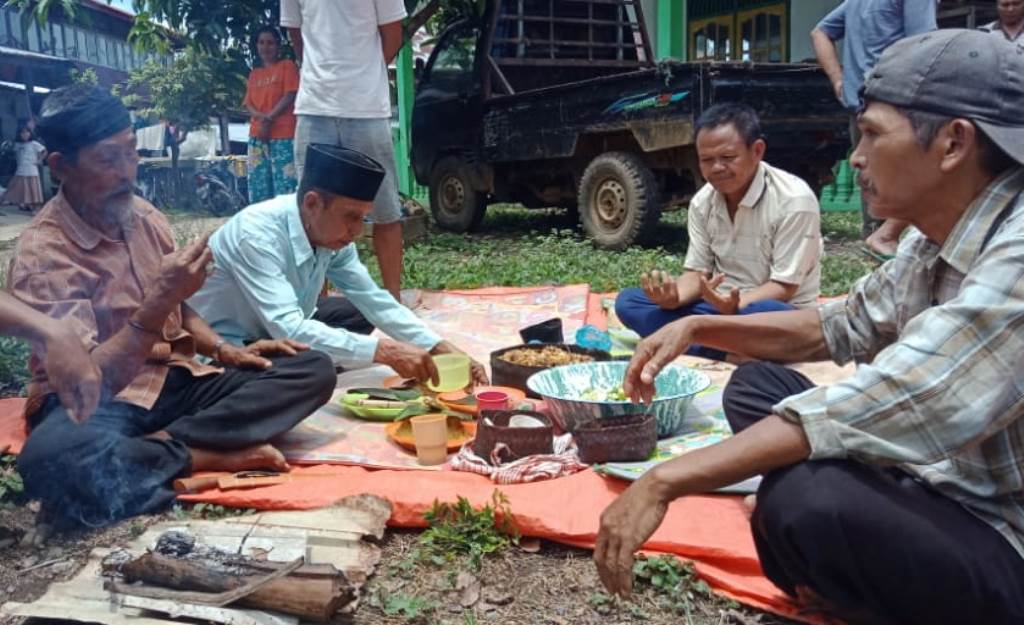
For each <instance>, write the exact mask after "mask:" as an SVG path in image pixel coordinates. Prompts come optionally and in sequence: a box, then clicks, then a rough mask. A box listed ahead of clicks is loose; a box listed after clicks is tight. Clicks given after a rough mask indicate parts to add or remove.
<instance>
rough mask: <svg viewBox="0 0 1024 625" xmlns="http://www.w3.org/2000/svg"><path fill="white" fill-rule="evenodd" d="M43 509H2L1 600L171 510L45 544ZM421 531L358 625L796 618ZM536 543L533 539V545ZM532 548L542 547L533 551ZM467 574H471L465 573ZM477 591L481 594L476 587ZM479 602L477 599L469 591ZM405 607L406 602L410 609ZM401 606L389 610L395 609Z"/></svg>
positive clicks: (391, 548)
mask: <svg viewBox="0 0 1024 625" xmlns="http://www.w3.org/2000/svg"><path fill="white" fill-rule="evenodd" d="M33 508H34V507H33V506H19V507H9V508H7V509H2V510H0V545H3V544H4V543H5V542H7V541H8V539H12V540H13V541H14V542H15V544H14V545H11V546H0V603H3V602H6V601H18V602H29V601H32V600H34V599H36V598H38V597H40V596H42V594H43V593H44V592H45V591H46V589H47V587H48V586H49V585H50V584H51V583H53V582H57V581H63V580H66V579H69V578H71V577H73V576H74V575H75V574H76V573H77V572H78V570H79V569H80V568H81V567H82V566H83V565H84V564H85V562H86V559H87V557H88V554H89V552H90V551H91V550H92V549H93V548H95V547H109V546H117V545H122V544H126V543H128V542H130V541H131V540H132V539H133V538H135V537H136V536H138V535H139V534H141V533H143V532H144V531H145V529H146V528H147V527H148V526H149V525H150V524H152V523H156V522H158V521H162V520H166V519H168V518H170V513H168V514H165V515H157V516H147V517H139V518H136V519H131V520H128V521H124V522H122V523H119V524H117V525H114V526H112V527H109V528H105V529H102V530H92V531H85V532H81V533H77V534H73V535H66V536H58V537H54V538H51V539H50V540H49V541H47V542H46V543H45V544H44V545H42V546H40V547H35V546H22V545H20V544H18V541H19V540H20V539H21V538H22V537H23V536H24V534H25V533H27V532H29V531H31V530H32V528H33V526H34V521H35V512H34V509H33ZM418 540H419V532H418V531H413V530H396V529H389V530H388V532H387V534H386V536H385V538H384V541H383V543H382V545H381V546H382V548H383V557H382V560H381V562H380V564H379V565H378V567H377V572H376V575H375V576H374V577H373V578H372V579H371V580H370V582H369V584H368V585H367V586H366V587H365V588H364V590H363V595H362V599H361V602H360V606H359V609H358V610H357V612H356V613H355V615H354V617H353V618H352V619H351V620H348V621H344V622H347V623H353V624H355V625H475V624H477V623H503V624H504V625H633V624H640V623H644V624H647V625H679V624H685V625H727V624H732V625H754V624H757V625H792V624H793V622H792V621H788V620H785V619H780V618H777V617H773V616H770V615H765V614H759V613H755V612H754V611H751V610H747V609H745V608H741V607H739V606H737V605H736V604H733V603H731V602H728V601H725V600H723V599H720V598H717V597H711V598H708V597H705V596H702V595H698V594H695V596H694V597H693V599H692V601H691V607H692V610H691V612H690V613H689V614H687V613H686V612H685V611H681V610H674V609H668V608H666V607H665V606H664V605H663V603H664V601H665V597H664V595H662V594H659V593H658V592H657V591H654V590H653V589H651V588H645V589H640V590H639V592H638V593H637V595H636V597H635V600H634V601H633V602H632V603H623V604H620V605H613V604H611V603H609V602H608V601H607V598H606V596H604V595H603V594H602V593H601V588H600V584H599V582H598V579H597V573H596V570H595V569H594V565H593V562H592V561H591V559H590V556H591V554H590V552H589V551H585V550H581V549H574V548H571V547H565V546H562V545H558V544H555V543H550V542H539V543H537V544H535V545H534V547H538V546H539V549H538V550H537V551H536V553H531V552H528V551H526V550H524V549H522V548H519V547H510V548H508V549H506V550H505V551H503V552H500V553H499V554H497V555H495V556H491V557H489V558H486V559H484V561H483V565H482V567H481V569H480V570H479V571H473V570H472V569H471V568H470V567H469V566H468V564H466V563H465V561H461V562H456V563H454V564H443V565H440V566H439V565H436V564H434V563H431V562H423V561H419V560H416V559H415V558H414V557H413V554H414V552H415V550H416V548H417V545H418ZM525 544H526V543H525V542H524V545H525ZM531 551H532V549H531ZM460 573H461V576H460ZM466 580H469V581H470V585H474V584H476V583H479V598H478V599H477V600H476V601H474V602H472V605H470V606H468V607H463V604H465V603H468V599H467V597H466V594H467V591H465V590H458V589H456V587H457V586H459V582H460V581H462V582H463V583H462V586H465V585H466V584H465V581H466ZM469 592H470V593H472V592H473V591H469ZM469 599H472V597H469ZM403 607H405V608H406V609H402V608H403ZM396 610H398V613H395V614H388V612H395V611H396ZM23 622H24V620H23V619H20V618H10V617H6V618H0V625H21V624H22V623H23Z"/></svg>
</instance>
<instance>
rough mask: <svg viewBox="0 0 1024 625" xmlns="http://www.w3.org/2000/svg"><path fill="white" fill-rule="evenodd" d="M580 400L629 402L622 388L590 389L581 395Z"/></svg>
mask: <svg viewBox="0 0 1024 625" xmlns="http://www.w3.org/2000/svg"><path fill="white" fill-rule="evenodd" d="M580 399H585V400H587V401H629V397H626V391H625V389H623V388H622V387H621V386H616V387H615V388H594V387H590V388H588V389H586V390H585V391H583V392H582V393H580Z"/></svg>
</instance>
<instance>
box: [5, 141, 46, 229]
mask: <svg viewBox="0 0 1024 625" xmlns="http://www.w3.org/2000/svg"><path fill="white" fill-rule="evenodd" d="M14 154H15V160H16V161H17V164H18V168H17V169H16V170H15V171H14V177H13V178H11V182H10V185H9V186H8V187H7V191H6V192H5V193H4V195H3V198H0V200H2V201H0V203H2V204H17V205H18V208H20V209H21V210H24V211H31V210H35V209H37V208H39V207H40V206H42V205H43V185H42V184H41V183H40V179H39V166H40V165H42V164H43V157H44V156H46V148H44V147H43V144H41V143H39V142H38V141H36V140H35V139H33V138H32V130H31V129H30V128H29V127H28V126H23V127H22V128H20V129H19V130H18V140H17V142H16V143H15V144H14Z"/></svg>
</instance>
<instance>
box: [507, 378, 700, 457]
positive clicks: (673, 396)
mask: <svg viewBox="0 0 1024 625" xmlns="http://www.w3.org/2000/svg"><path fill="white" fill-rule="evenodd" d="M628 365H629V363H627V362H624V361H611V362H587V363H580V364H575V365H563V366H561V367H553V368H551V369H546V370H544V371H541V372H539V373H535V374H533V375H532V376H530V378H529V379H528V380H527V381H526V385H527V386H528V387H529V388H530V390H531V391H533V392H535V393H537V394H538V395H540V396H541V397H543V398H544V401H545V403H547V405H548V410H549V411H550V413H551V418H552V419H554V421H555V423H557V424H558V426H559V427H560V428H562V429H563V430H565V431H567V432H572V431H574V430H575V429H576V426H578V425H581V424H583V423H587V422H588V421H593V420H594V419H601V418H604V417H617V416H621V415H626V414H636V413H644V412H649V413H652V414H654V416H655V419H656V422H657V426H658V438H665V437H666V436H672V435H674V434H677V433H679V432H680V431H682V430H684V426H685V424H686V415H687V411H688V409H689V407H690V404H691V403H692V402H693V398H694V396H695V395H697V393H699V392H701V391H703V390H704V389H706V388H707V387H708V386H710V385H711V379H710V378H708V376H706V375H704V374H703V373H701V372H700V371H694V370H693V369H689V368H687V367H681V366H679V365H669V366H667V367H665V368H664V369H663V370H662V372H661V373H660V374H658V377H657V378H656V379H655V380H654V386H655V388H656V389H657V394H656V395H655V398H654V401H653V402H652V403H651V404H650V405H646V404H634V403H632V402H631V401H629V400H625V401H597V400H590V399H583V397H584V395H586V394H587V392H588V391H591V390H592V389H602V390H607V389H615V388H618V387H620V386H621V385H622V379H623V377H624V376H625V374H626V367H627V366H628Z"/></svg>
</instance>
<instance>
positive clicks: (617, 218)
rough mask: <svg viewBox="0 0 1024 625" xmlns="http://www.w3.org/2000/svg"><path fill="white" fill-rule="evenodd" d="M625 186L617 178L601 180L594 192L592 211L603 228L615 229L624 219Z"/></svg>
mask: <svg viewBox="0 0 1024 625" xmlns="http://www.w3.org/2000/svg"><path fill="white" fill-rule="evenodd" d="M626 212H627V202H626V188H625V187H623V186H622V183H620V182H619V181H618V180H615V179H614V178H609V179H607V180H605V181H603V182H602V183H601V184H600V185H599V186H598V187H597V192H596V193H594V213H595V215H596V216H597V223H598V224H599V225H600V226H601V228H603V229H605V230H617V229H619V228H621V227H622V224H623V223H625V221H626Z"/></svg>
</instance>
